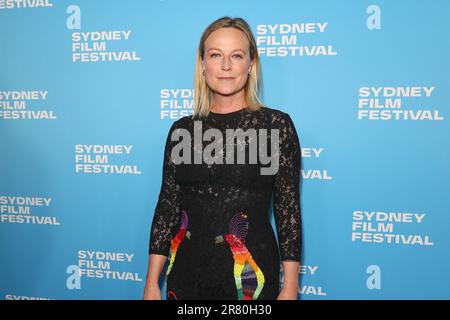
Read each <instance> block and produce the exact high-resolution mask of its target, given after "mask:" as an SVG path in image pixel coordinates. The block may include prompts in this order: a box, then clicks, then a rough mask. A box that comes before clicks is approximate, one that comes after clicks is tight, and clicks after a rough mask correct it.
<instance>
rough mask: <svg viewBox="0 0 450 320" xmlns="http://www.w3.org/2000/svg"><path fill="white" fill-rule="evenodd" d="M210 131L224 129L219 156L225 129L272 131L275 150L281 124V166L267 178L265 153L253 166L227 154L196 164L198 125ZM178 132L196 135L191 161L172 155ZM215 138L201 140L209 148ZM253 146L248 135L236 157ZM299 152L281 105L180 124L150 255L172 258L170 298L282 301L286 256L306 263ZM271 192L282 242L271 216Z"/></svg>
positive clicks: (168, 160) (167, 166)
mask: <svg viewBox="0 0 450 320" xmlns="http://www.w3.org/2000/svg"><path fill="white" fill-rule="evenodd" d="M194 121H195V122H194ZM194 126H195V127H194ZM210 128H215V129H218V130H220V132H222V134H223V141H222V142H223V146H224V149H223V153H217V154H215V153H214V155H216V156H222V157H223V155H224V154H227V153H226V152H225V150H226V142H227V140H225V139H226V129H233V130H235V129H237V128H241V129H242V130H244V131H246V130H247V129H250V128H253V129H256V131H257V132H259V129H266V132H267V136H268V138H267V139H266V141H268V143H267V144H268V147H267V149H268V151H269V152H268V153H267V154H268V155H270V154H271V153H270V152H271V151H272V150H271V146H270V137H271V133H272V132H273V131H271V129H278V135H279V142H280V143H279V152H275V153H274V154H275V155H279V157H278V159H279V166H278V171H277V172H276V173H275V174H270V175H262V174H261V171H260V169H261V168H262V167H269V166H270V164H268V163H267V161H266V162H265V163H264V164H263V163H261V161H260V159H259V157H258V160H257V163H254V162H253V163H251V162H250V160H249V158H248V156H247V158H246V160H245V163H244V164H242V163H238V162H237V158H236V156H235V158H234V159H235V161H234V164H230V163H227V162H226V158H223V163H222V164H218V163H215V164H207V163H205V162H204V161H201V164H196V163H194V154H195V152H198V148H197V150H196V148H195V147H194V146H195V141H194V139H195V137H194V129H195V130H197V132H205V130H206V129H210ZM177 129H186V130H188V131H189V132H190V134H191V136H190V138H192V144H191V146H192V150H191V151H192V153H191V155H190V159H191V164H189V163H181V164H180V163H177V161H174V160H173V158H172V157H171V150H172V147H173V146H175V145H176V144H178V141H172V139H171V135H172V132H174V131H175V130H177ZM198 130H201V131H198ZM181 131H185V130H181ZM177 132H178V133H179V132H180V130H178V131H177ZM185 132H186V131H185ZM197 137H198V136H197ZM200 139H202V138H200ZM258 140H259V139H258ZM180 141H181V139H180ZM196 141H198V140H196ZM237 141H239V139H238V140H237ZM241 141H242V139H241ZM261 141H262V139H261ZM210 143H211V141H202V140H201V144H202V145H203V147H205V146H207V145H208V144H210ZM249 145H250V140H249V139H248V138H247V139H246V140H245V141H244V143H238V142H236V141H235V148H236V149H235V150H236V152H235V155H237V153H238V152H237V150H238V149H237V148H239V147H242V148H245V151H246V152H247V155H248V152H249ZM197 146H198V144H197ZM258 146H260V144H258ZM241 150H242V149H241ZM179 154H180V155H184V153H183V152H181V153H179ZM300 156H301V154H300V144H299V140H298V136H297V132H296V130H295V127H294V124H293V122H292V120H291V118H290V116H289V115H288V114H287V113H284V112H282V111H279V110H276V109H272V108H268V107H263V108H260V109H259V110H257V111H252V112H251V111H248V110H247V109H242V110H239V111H235V112H231V113H226V114H218V113H212V112H211V113H209V115H208V116H207V117H206V118H203V119H202V120H200V119H198V118H197V119H192V117H191V116H186V117H183V118H181V119H179V120H177V121H176V122H174V123H173V125H172V127H171V128H170V131H169V134H168V137H167V141H166V146H165V153H164V164H163V176H162V186H161V191H160V194H159V199H158V203H157V206H156V209H155V214H154V217H153V221H152V226H151V233H150V244H149V253H150V254H160V255H165V256H168V257H170V260H169V265H168V268H167V272H166V275H167V290H166V291H167V296H166V298H167V299H169V300H170V299H178V300H185V299H210V300H216V299H220V300H222V299H232V300H235V299H239V300H252V299H253V300H256V299H262V300H272V299H276V298H277V296H278V294H279V290H280V260H281V261H287V260H293V261H300V253H301V235H302V233H301V215H300V202H299V182H300V181H299V180H300ZM174 162H175V163H174ZM176 163H177V164H176ZM272 165H273V164H272ZM272 195H273V213H274V218H275V223H276V231H277V236H278V243H277V239H276V238H275V234H274V232H273V229H272V226H271V224H270V217H269V212H270V210H269V206H270V204H271V199H272Z"/></svg>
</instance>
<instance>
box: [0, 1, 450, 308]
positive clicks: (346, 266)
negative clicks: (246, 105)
mask: <svg viewBox="0 0 450 320" xmlns="http://www.w3.org/2000/svg"><path fill="white" fill-rule="evenodd" d="M224 15H230V16H232V17H243V18H244V19H246V20H247V21H248V22H249V24H250V25H251V27H252V30H253V32H254V35H255V37H256V39H257V42H258V48H259V52H260V56H261V62H262V74H263V79H264V81H263V88H264V90H263V95H262V99H263V102H264V103H265V104H266V105H268V106H270V107H272V108H275V109H280V110H282V111H285V112H287V113H289V114H290V115H291V117H292V119H293V121H294V123H295V126H296V128H297V132H298V134H299V138H300V142H301V146H302V166H303V168H302V169H303V170H302V186H301V208H302V218H303V238H304V248H303V261H302V266H301V268H300V270H299V272H300V276H301V280H300V286H299V288H300V289H299V299H407V298H411V299H448V298H450V287H449V283H450V276H449V273H448V269H447V268H448V265H449V264H450V255H449V254H448V248H449V245H450V232H449V231H450V230H449V225H450V217H449V214H448V213H449V209H450V203H449V199H450V197H449V196H448V192H449V181H450V166H449V160H450V127H449V124H448V117H449V109H450V107H449V104H448V101H449V98H450V90H449V89H450V87H449V77H448V75H449V74H450V68H449V61H448V59H449V57H450V44H449V40H448V39H449V38H448V35H447V33H448V31H449V30H450V2H449V1H447V0H441V1H437V0H436V1H424V0H423V1H420V0H417V1H406V0H402V1H384V0H378V1H365V0H359V1H357V0H354V1H344V2H342V1H332V0H329V1H325V0H320V1H314V2H312V1H293V0H292V1H256V0H254V1H238V0H229V1H226V2H221V3H217V4H216V3H214V2H211V1H181V0H171V1H169V0H165V1H164V0H152V1H144V0H142V1H138V0H134V1H130V0H127V1H119V0H114V1H106V0H102V1H100V0H98V1H87V0H78V1H76V2H73V1H66V0H49V1H44V0H41V1H39V0H26V1H25V0H14V1H12V0H6V1H5V0H0V44H1V49H0V135H1V140H0V150H1V160H0V219H1V223H0V259H1V264H0V298H1V299H141V298H142V293H143V288H144V284H145V275H146V271H147V262H148V240H149V230H150V225H151V221H152V218H153V213H154V209H155V206H156V201H157V199H158V195H159V190H160V187H161V173H162V172H161V170H162V156H163V148H164V142H165V138H166V136H167V132H168V129H169V127H170V126H171V124H172V123H173V121H175V120H176V119H178V118H180V117H182V116H184V115H188V114H191V113H192V107H193V99H192V87H193V75H194V63H195V54H196V50H197V45H198V41H199V39H200V36H201V34H202V32H203V30H204V29H205V28H206V26H207V25H208V24H209V23H211V22H212V21H214V20H215V19H217V18H219V17H221V16H224ZM446 39H447V40H446ZM272 223H273V220H272ZM166 266H167V265H166ZM80 272H81V274H82V276H81V278H80V277H78V276H77V275H78V274H79V273H80ZM164 272H165V270H164ZM162 289H163V294H164V292H165V284H164V283H162Z"/></svg>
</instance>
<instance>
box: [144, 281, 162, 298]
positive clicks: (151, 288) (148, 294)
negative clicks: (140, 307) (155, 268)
mask: <svg viewBox="0 0 450 320" xmlns="http://www.w3.org/2000/svg"><path fill="white" fill-rule="evenodd" d="M144 300H162V299H161V289H160V288H159V286H158V284H150V285H147V286H145V289H144Z"/></svg>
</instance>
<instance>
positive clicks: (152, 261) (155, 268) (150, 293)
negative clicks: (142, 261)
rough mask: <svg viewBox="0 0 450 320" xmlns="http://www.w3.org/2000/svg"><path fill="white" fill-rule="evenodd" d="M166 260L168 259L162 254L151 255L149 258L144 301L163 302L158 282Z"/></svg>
mask: <svg viewBox="0 0 450 320" xmlns="http://www.w3.org/2000/svg"><path fill="white" fill-rule="evenodd" d="M166 260H167V257H166V256H163V255H160V254H150V255H149V256H148V270H147V278H146V280H145V289H144V300H161V298H162V297H161V289H160V288H159V284H158V280H159V275H160V273H161V271H162V269H163V267H164V264H165V263H166Z"/></svg>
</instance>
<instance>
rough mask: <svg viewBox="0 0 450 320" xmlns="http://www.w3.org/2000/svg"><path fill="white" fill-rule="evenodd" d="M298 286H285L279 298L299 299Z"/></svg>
mask: <svg viewBox="0 0 450 320" xmlns="http://www.w3.org/2000/svg"><path fill="white" fill-rule="evenodd" d="M297 294H298V287H295V286H292V287H283V289H281V291H280V294H279V295H278V298H277V300H297Z"/></svg>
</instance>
